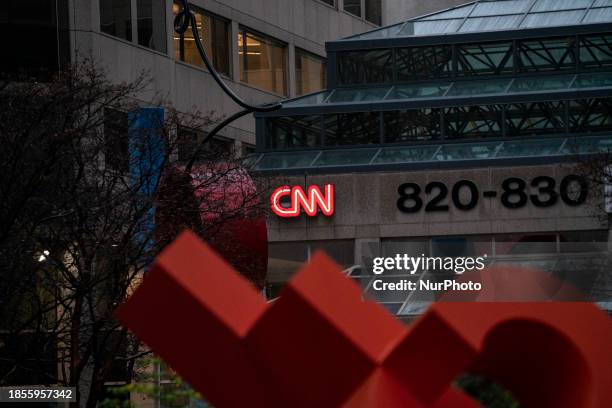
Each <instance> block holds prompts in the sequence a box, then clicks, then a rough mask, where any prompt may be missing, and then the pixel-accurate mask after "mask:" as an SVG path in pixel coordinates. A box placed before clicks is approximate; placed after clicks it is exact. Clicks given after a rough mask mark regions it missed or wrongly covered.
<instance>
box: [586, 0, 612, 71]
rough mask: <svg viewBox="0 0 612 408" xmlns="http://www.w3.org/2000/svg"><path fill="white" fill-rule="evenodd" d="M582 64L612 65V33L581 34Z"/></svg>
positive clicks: (591, 65) (595, 65) (589, 65)
mask: <svg viewBox="0 0 612 408" xmlns="http://www.w3.org/2000/svg"><path fill="white" fill-rule="evenodd" d="M611 1H612V0H611ZM580 64H581V65H583V66H585V67H597V68H603V67H610V66H612V35H610V34H595V35H583V36H580Z"/></svg>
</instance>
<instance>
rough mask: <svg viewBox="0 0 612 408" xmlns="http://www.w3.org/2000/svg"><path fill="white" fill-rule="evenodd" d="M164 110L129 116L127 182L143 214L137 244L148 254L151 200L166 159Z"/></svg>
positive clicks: (141, 111) (152, 214)
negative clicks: (128, 169)
mask: <svg viewBox="0 0 612 408" xmlns="http://www.w3.org/2000/svg"><path fill="white" fill-rule="evenodd" d="M164 113H165V112H164V108H161V107H151V108H140V109H138V110H136V111H134V112H130V114H129V124H130V126H129V157H130V182H131V185H132V188H133V189H134V190H135V191H136V192H137V193H139V195H140V196H141V199H142V201H141V202H142V208H143V210H144V212H145V214H144V215H143V219H142V222H141V223H140V225H139V227H140V228H139V233H138V234H137V236H138V237H139V238H138V239H139V241H140V244H141V245H143V247H144V250H145V251H148V250H149V249H151V248H152V247H153V244H154V241H153V240H154V236H155V234H154V229H155V207H154V205H153V200H154V199H155V194H156V192H157V187H158V184H159V181H160V178H161V173H162V170H163V167H164V161H165V159H166V142H165V137H164Z"/></svg>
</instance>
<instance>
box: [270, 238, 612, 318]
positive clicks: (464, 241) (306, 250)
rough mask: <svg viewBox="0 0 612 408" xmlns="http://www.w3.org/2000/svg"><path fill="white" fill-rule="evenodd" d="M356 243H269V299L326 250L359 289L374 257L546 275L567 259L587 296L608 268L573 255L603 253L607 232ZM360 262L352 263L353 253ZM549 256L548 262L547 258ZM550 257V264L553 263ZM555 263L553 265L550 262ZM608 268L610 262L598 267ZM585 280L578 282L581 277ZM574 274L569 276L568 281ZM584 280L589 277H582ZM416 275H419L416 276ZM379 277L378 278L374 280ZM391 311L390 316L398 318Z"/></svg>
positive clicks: (397, 272) (402, 297)
mask: <svg viewBox="0 0 612 408" xmlns="http://www.w3.org/2000/svg"><path fill="white" fill-rule="evenodd" d="M355 245H356V243H355V241H354V240H329V241H302V242H272V243H270V244H269V246H268V253H269V262H268V265H269V266H268V287H267V294H268V296H269V297H270V298H275V297H277V296H279V294H280V290H281V289H282V287H283V286H284V284H285V283H286V282H287V281H288V280H289V279H291V276H292V275H293V274H294V273H295V272H296V271H297V270H298V269H299V267H300V266H301V265H302V264H303V263H306V262H308V261H309V260H310V257H311V255H312V254H313V253H314V252H315V251H316V250H324V251H325V252H326V253H327V254H328V255H329V256H330V257H331V258H332V259H334V261H336V263H338V264H339V265H340V266H341V267H342V268H344V269H349V268H350V269H351V272H350V276H351V278H353V279H354V280H355V281H356V282H357V283H359V284H360V285H361V286H362V288H363V289H367V288H368V287H369V285H368V284H369V282H370V280H371V278H372V272H371V271H372V265H373V259H374V257H378V256H386V257H388V256H395V255H396V254H398V253H399V254H402V253H407V254H418V255H421V254H423V256H439V257H447V256H448V257H465V256H472V257H476V256H483V255H484V254H487V255H488V259H487V262H488V263H489V264H492V263H499V264H504V265H513V266H525V267H528V266H531V267H534V268H536V269H541V270H550V266H551V265H552V267H554V266H555V263H554V261H556V260H557V258H558V257H555V255H566V256H567V257H566V258H565V260H566V262H567V261H569V262H570V266H574V267H575V268H574V270H571V271H565V272H566V273H565V274H564V275H562V276H559V277H560V278H562V279H563V278H570V279H571V280H572V281H573V283H574V284H576V283H582V284H584V289H585V293H590V292H591V291H590V289H592V288H594V286H593V285H594V284H595V282H594V281H593V280H592V279H593V278H594V275H598V274H599V273H601V272H606V271H607V270H608V269H601V270H592V269H591V270H590V271H589V268H582V269H581V268H579V266H583V267H585V266H589V267H591V266H593V264H588V263H587V264H581V262H580V260H582V259H584V258H583V257H581V256H573V254H579V253H591V254H592V253H602V254H605V253H606V252H607V251H608V231H604V230H599V231H598V230H595V231H567V232H559V233H555V232H551V233H529V234H519V233H517V234H497V235H467V236H443V237H420V238H389V239H381V240H380V242H372V241H368V242H362V243H360V246H361V247H360V248H358V249H359V250H358V251H355V250H356V249H357V248H355ZM356 252H357V253H360V254H361V257H360V258H356V257H355V253H356ZM551 255H552V257H551ZM551 258H552V259H551ZM551 261H553V262H551ZM596 265H598V266H600V267H601V266H604V265H605V266H606V267H609V262H605V263H604V264H596ZM556 266H557V267H558V268H557V269H561V270H562V269H563V267H564V266H568V265H563V264H561V265H556ZM568 272H570V273H568ZM581 274H582V276H583V277H584V278H586V279H581V278H580V275H581ZM385 275H389V276H391V275H409V273H408V272H406V271H402V270H395V271H391V272H389V273H388V274H385ZM569 275H573V276H569ZM584 275H587V276H584ZM418 276H420V273H419V274H418V275H416V277H418ZM377 278H380V276H378V277H377ZM371 294H372V295H375V296H374V298H377V296H385V295H390V296H393V294H391V293H390V292H389V293H387V294H385V293H380V294H378V295H377V294H376V293H371ZM396 295H399V296H400V299H397V300H389V299H386V298H384V297H383V298H377V300H379V301H381V302H388V301H392V302H393V301H397V302H400V304H399V306H401V302H403V301H404V300H405V297H406V295H407V293H405V292H399V293H397V294H396ZM396 312H397V311H395V312H394V313H396Z"/></svg>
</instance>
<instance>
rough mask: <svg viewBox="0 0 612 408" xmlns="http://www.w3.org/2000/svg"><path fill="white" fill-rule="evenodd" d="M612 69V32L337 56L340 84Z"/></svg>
mask: <svg viewBox="0 0 612 408" xmlns="http://www.w3.org/2000/svg"><path fill="white" fill-rule="evenodd" d="M609 67H612V34H595V35H581V36H572V37H561V38H548V39H529V40H520V41H501V42H490V43H477V44H457V45H450V44H449V45H434V46H422V47H408V48H396V49H379V50H364V51H345V52H339V53H338V69H337V72H338V82H339V84H341V85H354V84H380V83H392V82H405V81H414V80H421V79H431V78H451V77H468V76H476V75H479V76H480V75H504V74H508V75H512V74H520V73H533V72H552V71H571V70H574V71H579V70H584V69H597V68H609Z"/></svg>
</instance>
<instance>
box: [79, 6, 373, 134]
mask: <svg viewBox="0 0 612 408" xmlns="http://www.w3.org/2000/svg"><path fill="white" fill-rule="evenodd" d="M159 1H163V0H159ZM133 2H134V4H135V0H133ZM191 3H192V4H194V5H196V6H198V7H201V8H204V9H205V10H208V11H210V12H213V13H215V14H218V15H220V16H222V17H225V18H227V19H229V20H231V22H232V23H231V41H230V45H231V47H232V50H231V56H232V57H231V63H232V68H231V74H230V77H229V78H225V79H226V81H227V82H228V84H230V86H231V88H232V89H233V90H234V91H235V92H236V93H238V94H239V95H240V96H241V97H242V98H244V99H246V100H247V101H249V102H250V103H263V102H268V101H272V100H276V99H279V98H280V96H279V95H276V94H274V93H271V92H267V91H264V90H261V89H257V88H255V87H252V86H250V85H248V84H244V83H241V82H240V81H239V76H240V71H239V65H238V50H237V35H238V29H239V27H240V26H241V25H242V26H245V27H248V28H250V29H252V30H255V31H258V32H261V33H263V34H266V35H269V36H271V37H274V38H276V39H278V40H280V41H283V42H285V43H287V45H288V53H287V54H288V70H289V75H288V78H289V96H293V95H295V84H294V78H295V74H294V70H295V59H294V55H295V54H294V52H295V51H294V50H295V47H299V48H302V49H305V50H307V51H310V52H312V53H315V54H317V55H321V56H324V55H325V41H329V40H333V39H338V38H340V37H345V36H349V35H352V34H357V33H360V32H364V31H368V30H371V29H374V28H376V27H375V26H374V25H373V24H371V23H369V22H366V21H364V20H363V19H360V18H357V17H354V16H352V15H350V14H348V13H345V12H344V11H341V7H340V9H336V8H333V7H330V6H328V5H326V4H324V3H321V2H319V1H317V0H192V1H191ZM132 7H133V8H132V10H133V13H132V14H135V9H134V6H132ZM99 19H100V17H99V0H92V1H89V0H70V28H71V33H70V38H71V45H72V48H73V60H75V58H76V57H77V55H78V56H81V57H83V56H89V55H92V56H93V57H94V58H95V59H96V60H97V61H98V62H99V65H100V66H101V67H103V68H104V69H106V70H107V71H108V73H109V76H110V78H111V79H112V80H113V81H117V82H121V81H131V80H133V79H134V78H135V77H136V76H137V75H138V74H139V73H140V72H141V71H142V70H148V71H149V72H150V75H151V76H152V83H151V86H150V87H149V88H148V89H147V90H146V91H145V92H143V93H142V94H141V95H139V99H141V100H142V101H143V102H144V103H148V102H151V101H154V100H155V99H156V98H157V97H164V98H166V99H167V100H169V101H170V102H171V103H172V104H173V105H174V107H175V108H176V109H178V110H179V111H183V112H189V111H196V110H198V111H201V112H207V111H209V110H214V111H215V113H216V114H218V115H225V116H227V115H230V114H232V113H234V112H236V111H237V110H238V107H237V106H236V105H235V104H234V103H233V102H232V101H231V100H230V99H229V98H228V97H226V96H225V95H224V94H223V92H222V91H221V90H220V88H219V87H218V85H217V84H216V83H215V82H214V81H213V79H212V77H211V76H210V74H209V73H208V72H207V71H206V70H205V69H202V68H199V67H195V66H191V65H189V64H185V63H183V62H180V61H175V60H174V48H173V41H172V38H173V31H172V30H173V29H172V26H173V15H172V2H171V1H169V0H166V26H167V51H166V52H163V53H162V52H157V51H153V50H151V49H149V48H146V47H141V46H139V45H137V44H136V43H134V42H129V41H124V40H121V39H118V38H115V37H113V36H110V35H106V34H104V33H101V32H100V30H99ZM254 127H255V123H254V120H253V118H252V117H250V116H247V117H244V118H242V119H240V120H238V121H237V122H234V125H233V126H231V127H228V128H226V131H225V132H224V133H223V132H222V134H223V135H224V136H227V137H231V138H233V139H236V140H238V141H239V143H240V142H241V141H243V142H247V143H249V144H253V145H254V144H255V134H254Z"/></svg>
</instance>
